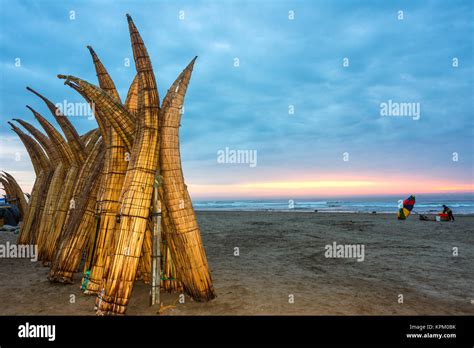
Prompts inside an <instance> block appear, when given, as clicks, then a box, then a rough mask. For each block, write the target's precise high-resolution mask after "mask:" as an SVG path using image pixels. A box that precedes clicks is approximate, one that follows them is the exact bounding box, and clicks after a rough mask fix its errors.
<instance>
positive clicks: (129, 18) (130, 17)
mask: <svg viewBox="0 0 474 348" xmlns="http://www.w3.org/2000/svg"><path fill="white" fill-rule="evenodd" d="M125 17H127V20H128V21H132V16H130V15H129V14H128V13H126V14H125Z"/></svg>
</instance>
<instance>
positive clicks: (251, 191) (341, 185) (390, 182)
mask: <svg viewBox="0 0 474 348" xmlns="http://www.w3.org/2000/svg"><path fill="white" fill-rule="evenodd" d="M189 189H190V192H191V194H192V195H193V196H194V197H197V198H200V197H202V198H208V197H221V198H222V197H239V198H245V197H249V198H250V197H320V196H341V195H345V196H365V195H374V196H377V195H396V194H404V195H405V194H409V193H413V194H420V193H422V194H434V193H469V192H473V184H472V183H462V182H461V183H453V182H449V181H441V180H424V181H410V180H409V179H386V178H368V179H365V180H364V179H356V180H350V179H348V180H311V181H273V182H272V181H269V182H245V183H237V184H236V183H233V184H221V185H207V184H202V185H199V184H190V185H189Z"/></svg>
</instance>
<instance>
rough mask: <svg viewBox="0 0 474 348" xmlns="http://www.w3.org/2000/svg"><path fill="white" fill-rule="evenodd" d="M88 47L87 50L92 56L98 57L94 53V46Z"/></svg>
mask: <svg viewBox="0 0 474 348" xmlns="http://www.w3.org/2000/svg"><path fill="white" fill-rule="evenodd" d="M86 47H87V49H88V50H89V53H90V54H91V55H92V56H94V57H95V56H96V54H95V51H94V49H93V48H92V46H90V45H87V46H86Z"/></svg>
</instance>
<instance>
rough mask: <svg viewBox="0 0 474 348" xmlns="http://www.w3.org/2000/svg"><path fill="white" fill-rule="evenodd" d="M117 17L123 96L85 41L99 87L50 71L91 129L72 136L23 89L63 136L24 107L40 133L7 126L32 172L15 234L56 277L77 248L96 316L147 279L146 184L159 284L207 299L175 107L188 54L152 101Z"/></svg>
mask: <svg viewBox="0 0 474 348" xmlns="http://www.w3.org/2000/svg"><path fill="white" fill-rule="evenodd" d="M127 20H128V26H129V32H130V39H131V45H132V50H133V56H134V61H135V67H136V70H137V74H136V76H135V78H134V80H133V82H132V84H131V86H130V88H129V91H128V94H127V98H126V101H125V103H123V104H122V102H121V99H120V96H119V94H118V92H117V89H116V87H115V84H114V82H113V80H112V79H111V77H110V75H109V74H108V72H107V70H106V69H105V67H104V65H103V64H102V62H101V61H100V59H99V58H98V56H97V54H96V53H95V51H94V50H93V49H92V48H91V47H90V46H88V49H89V51H90V54H91V56H92V60H93V63H94V66H95V70H96V73H97V78H98V82H99V86H95V85H93V84H91V83H89V82H87V81H84V80H82V79H80V78H77V77H75V76H65V75H58V77H59V78H62V79H65V80H66V81H65V84H66V85H68V86H70V87H71V88H73V89H75V90H76V91H77V92H78V93H79V94H81V95H82V96H83V97H84V99H85V100H86V101H87V102H88V103H90V104H91V105H92V106H93V110H94V115H95V118H96V121H97V124H98V128H97V129H94V130H91V131H89V132H87V133H86V134H83V135H82V136H80V135H79V134H78V133H77V131H76V130H75V128H74V127H73V125H72V124H71V122H70V121H69V120H68V119H67V117H65V116H64V115H63V114H62V113H61V111H60V110H59V109H58V108H57V107H56V106H55V105H54V104H53V103H52V102H51V101H50V100H48V99H47V98H46V97H44V96H43V95H41V94H39V93H38V92H36V91H34V90H32V89H31V88H28V90H29V91H31V92H33V93H34V94H36V95H37V96H39V97H40V98H41V99H42V100H43V101H44V102H45V103H46V106H47V107H48V109H49V110H50V111H51V114H52V115H53V117H54V118H55V120H56V121H57V123H58V124H59V126H60V128H61V130H62V131H63V133H64V136H65V138H63V136H62V135H61V134H60V133H59V132H58V131H57V130H56V129H55V128H54V127H53V126H52V124H51V123H49V122H48V121H47V120H46V119H45V118H44V117H43V116H41V115H40V114H39V113H38V112H36V111H35V110H33V109H32V108H30V110H31V111H32V112H33V114H34V116H35V118H36V119H37V120H38V122H39V123H40V124H41V126H42V127H43V128H44V130H45V132H46V134H43V133H41V132H40V131H38V130H37V129H36V128H35V127H33V126H32V125H30V124H28V123H26V122H24V121H22V120H17V121H18V122H19V123H20V124H21V125H22V126H23V127H24V128H25V129H27V130H28V131H29V132H30V133H31V134H32V135H33V137H34V138H35V139H36V140H35V139H33V138H31V137H30V136H28V135H26V134H25V133H23V132H22V131H21V130H20V129H19V128H18V127H16V126H14V125H12V127H13V130H14V131H15V132H16V133H17V134H18V135H19V137H20V139H21V140H22V141H23V143H24V144H25V147H26V148H27V151H28V154H29V155H30V158H31V161H32V162H33V166H34V168H35V173H36V175H37V179H36V183H35V185H34V188H33V191H32V197H31V200H30V204H29V206H26V205H25V204H24V203H21V204H22V205H24V206H25V208H24V209H23V210H24V213H25V225H24V227H23V230H22V234H21V236H20V240H21V241H23V242H28V241H32V240H34V241H35V242H36V243H37V244H38V246H39V257H40V259H41V260H42V261H43V263H44V264H49V263H51V262H52V261H54V262H53V264H52V268H51V270H50V273H49V279H50V280H52V281H58V282H71V281H72V276H73V274H74V272H76V271H77V268H78V267H79V263H80V261H81V256H82V254H83V252H84V250H86V251H87V257H86V265H85V269H84V278H83V284H82V288H83V289H84V290H85V292H86V293H98V297H97V302H96V304H97V309H98V314H123V313H125V311H126V308H127V304H128V301H129V299H130V295H131V293H132V289H133V284H134V282H135V281H136V280H137V279H141V280H143V281H145V282H150V279H151V264H152V262H151V259H152V244H153V243H152V233H151V231H152V230H155V231H157V230H156V229H154V227H156V222H153V221H155V220H152V219H151V205H152V204H151V203H152V196H153V191H154V190H155V192H156V194H155V196H154V197H155V204H154V207H158V206H159V207H161V208H160V209H161V211H159V210H158V211H155V213H154V215H153V216H156V214H158V213H161V215H162V218H161V219H157V220H156V221H160V220H161V224H162V226H161V238H162V243H161V245H160V249H161V255H162V260H161V262H160V264H161V267H162V268H161V279H160V281H161V287H162V288H163V289H165V290H167V291H172V290H176V291H183V290H184V291H185V292H186V293H188V294H189V295H190V296H192V297H193V298H194V299H195V300H197V301H205V300H209V299H212V298H214V297H215V293H214V289H213V286H212V280H211V276H210V273H209V269H208V264H207V259H206V254H205V251H204V248H203V245H202V241H201V236H200V230H199V226H198V224H197V220H196V216H195V213H194V210H193V206H192V202H191V198H190V196H189V193H188V191H187V187H186V185H185V183H184V176H183V173H182V167H181V158H180V152H179V124H180V119H181V110H182V108H183V103H184V96H185V93H186V90H187V87H188V84H189V80H190V77H191V73H192V70H193V66H194V63H195V60H196V58H194V59H193V60H192V61H191V63H190V64H189V65H188V66H187V67H186V68H185V69H184V70H183V72H182V73H181V74H180V75H179V76H178V78H177V79H176V81H175V82H174V83H173V84H172V86H171V87H170V89H169V90H168V93H167V94H166V96H165V99H164V100H163V104H162V106H161V108H160V101H159V96H158V89H157V84H156V81H155V75H154V72H153V68H152V64H151V60H150V58H149V56H148V52H147V49H146V47H145V45H144V43H143V40H142V38H141V36H140V34H139V32H138V30H137V28H136V26H135V24H134V22H133V20H132V18H131V17H130V16H129V15H127ZM0 180H1V182H2V184H3V185H4V186H7V187H6V188H5V189H6V190H7V192H16V191H18V188H17V187H15V185H12V184H11V183H10V181H11V179H10V178H9V177H8V176H7V175H5V176H4V177H0ZM154 187H155V188H154ZM22 197H23V199H24V196H22ZM157 197H159V201H160V202H158V201H157ZM156 202H158V203H156ZM157 204H158V205H157ZM153 223H155V226H153ZM36 230H37V233H34V232H33V231H36ZM155 234H156V232H155ZM160 249H157V250H160ZM155 264H156V263H155Z"/></svg>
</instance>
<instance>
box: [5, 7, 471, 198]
mask: <svg viewBox="0 0 474 348" xmlns="http://www.w3.org/2000/svg"><path fill="white" fill-rule="evenodd" d="M0 4H1V5H0V16H1V18H0V28H1V31H0V48H1V49H0V117H1V120H0V169H2V170H5V171H8V172H10V173H11V174H13V175H14V176H15V177H16V178H17V179H18V181H19V183H20V184H21V186H22V187H23V188H24V189H25V190H26V191H29V190H30V189H31V186H32V184H33V182H34V172H33V170H32V166H31V162H30V161H29V159H28V155H27V153H26V151H25V150H24V148H23V146H22V144H21V142H20V141H19V140H18V139H17V137H16V135H15V134H14V133H13V132H12V131H11V130H10V128H9V126H8V124H7V123H6V122H7V120H10V119H12V118H22V119H25V120H27V121H29V122H31V123H33V124H35V125H37V126H39V125H38V124H37V123H36V122H35V121H34V118H33V116H32V114H31V113H30V112H29V111H28V110H27V109H26V108H25V105H27V104H28V105H31V106H33V107H34V108H35V109H36V110H38V111H39V112H40V113H41V114H42V115H43V116H46V117H47V118H48V119H49V120H50V121H51V122H52V121H53V117H52V116H51V115H50V114H49V112H48V110H47V108H46V107H45V105H44V104H42V102H41V101H40V100H39V99H38V98H37V97H35V96H34V95H33V94H31V93H30V92H28V91H27V90H26V89H25V87H26V86H30V87H32V88H34V89H36V90H38V91H39V92H40V93H43V94H44V95H46V96H47V97H49V98H50V99H51V100H52V101H53V102H55V103H60V104H62V105H65V104H67V103H70V104H68V105H80V104H81V103H83V101H82V100H81V97H80V96H78V95H77V94H76V92H74V91H73V90H71V89H70V88H69V87H67V86H64V85H63V81H62V80H59V79H57V78H56V75H57V74H58V73H60V74H71V75H75V76H78V77H81V78H83V79H86V80H88V81H90V82H93V83H97V82H96V76H95V70H94V68H93V65H92V64H91V59H90V56H89V52H88V50H87V49H86V46H87V45H91V46H92V47H93V48H94V49H95V50H96V52H97V54H98V55H99V57H100V58H101V60H102V62H103V63H104V65H105V66H106V67H107V69H108V70H109V73H110V74H111V76H112V78H113V79H114V81H115V83H116V85H117V87H118V90H119V93H120V95H121V96H122V98H123V99H124V98H125V96H126V93H127V90H128V87H129V85H130V83H131V81H132V79H133V77H134V74H135V66H134V64H133V56H132V51H131V47H130V42H129V35H128V26H127V21H126V18H125V14H126V13H129V14H130V15H131V16H132V17H133V19H134V22H135V24H136V25H137V27H138V29H139V31H140V32H141V35H142V37H143V39H144V41H145V44H146V46H147V48H148V52H149V54H150V57H151V59H152V63H153V67H154V70H155V75H156V80H157V83H158V88H159V94H160V97H161V98H163V96H164V95H165V93H166V91H167V89H168V87H169V86H170V85H171V83H172V82H173V81H174V79H175V78H176V77H177V75H178V74H179V73H180V71H181V70H182V69H183V68H184V67H185V66H186V65H187V63H188V62H189V61H190V60H191V59H192V58H193V57H194V56H196V55H197V56H198V60H197V62H196V65H195V68H194V72H193V76H192V79H191V83H190V87H189V89H188V91H187V95H186V100H185V109H184V114H183V119H182V122H181V128H180V132H181V133H180V134H181V155H182V162H183V171H184V175H185V179H186V182H187V184H188V188H189V190H190V193H191V196H192V197H193V198H204V199H205V198H209V199H215V198H273V197H275V198H279V197H281V198H296V197H329V196H351V195H388V194H400V195H406V194H412V193H453V192H473V191H474V190H473V174H474V155H473V149H474V143H473V139H474V137H473V136H474V134H473V133H474V127H473V126H474V124H473V123H474V121H473V120H474V117H473V116H474V115H473V110H474V101H473V95H474V88H473V78H474V74H473V72H474V71H473V61H474V60H473V38H474V35H473V34H474V30H473V26H474V24H473V23H474V20H473V19H474V15H473V11H474V10H473V2H472V1H457V0H454V1H449V2H448V1H441V0H440V1H413V0H410V1H366V0H362V1H342V0H339V1H276V0H274V1H258V2H257V1H217V0H216V1H138V0H133V1H90V0H85V1H50V0H44V1H33V0H31V1H18V0H13V1H12V0H8V1H7V0H0ZM130 60H131V64H127V62H128V61H130ZM389 103H391V104H390V105H391V106H390V110H391V111H390V112H391V115H394V114H396V109H395V108H396V107H397V106H399V107H403V106H409V107H410V108H412V109H404V110H402V111H403V112H401V113H399V114H401V115H399V116H386V114H384V113H383V112H382V111H381V110H382V105H385V106H387V105H389ZM417 110H418V111H419V113H418V112H417ZM69 116H70V119H71V121H72V123H73V124H74V125H75V126H76V128H77V130H78V131H79V133H84V132H86V131H87V130H89V129H92V128H95V127H96V126H97V125H96V123H95V120H94V119H93V118H91V117H88V115H84V114H82V115H79V114H75V113H74V112H72V114H70V115H69ZM233 151H240V154H241V155H247V156H242V157H241V158H240V159H241V162H244V163H232V162H233V161H232V156H231V154H232V152H233ZM223 154H224V155H223ZM226 154H227V156H226ZM250 159H252V160H250Z"/></svg>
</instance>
